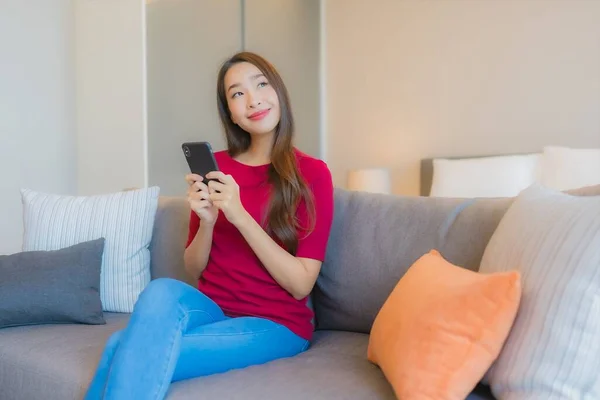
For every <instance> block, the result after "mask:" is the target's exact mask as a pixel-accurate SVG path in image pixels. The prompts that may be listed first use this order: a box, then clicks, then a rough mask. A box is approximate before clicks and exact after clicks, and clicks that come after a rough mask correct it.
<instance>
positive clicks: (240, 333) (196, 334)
mask: <svg viewBox="0 0 600 400" xmlns="http://www.w3.org/2000/svg"><path fill="white" fill-rule="evenodd" d="M281 328H282V326H275V327H273V328H269V329H263V330H260V331H249V332H235V333H192V334H187V335H185V336H186V337H194V336H241V335H254V334H257V333H266V332H272V331H276V330H278V329H281Z"/></svg>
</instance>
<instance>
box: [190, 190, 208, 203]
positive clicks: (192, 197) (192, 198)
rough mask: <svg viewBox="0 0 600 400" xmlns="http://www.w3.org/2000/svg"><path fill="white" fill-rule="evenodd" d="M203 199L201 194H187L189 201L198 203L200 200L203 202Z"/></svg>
mask: <svg viewBox="0 0 600 400" xmlns="http://www.w3.org/2000/svg"><path fill="white" fill-rule="evenodd" d="M204 199H205V195H204V194H202V192H196V191H192V192H191V193H189V194H188V200H189V201H200V200H204Z"/></svg>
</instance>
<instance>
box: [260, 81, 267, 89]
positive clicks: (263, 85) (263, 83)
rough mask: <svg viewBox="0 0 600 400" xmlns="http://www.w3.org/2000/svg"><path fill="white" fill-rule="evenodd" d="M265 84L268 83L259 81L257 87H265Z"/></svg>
mask: <svg viewBox="0 0 600 400" xmlns="http://www.w3.org/2000/svg"><path fill="white" fill-rule="evenodd" d="M267 85H268V83H267V82H261V83H259V84H258V87H259V88H261V87H265V86H267Z"/></svg>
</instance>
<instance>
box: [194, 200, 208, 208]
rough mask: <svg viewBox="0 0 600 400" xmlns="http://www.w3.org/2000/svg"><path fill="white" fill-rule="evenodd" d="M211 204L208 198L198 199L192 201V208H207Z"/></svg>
mask: <svg viewBox="0 0 600 400" xmlns="http://www.w3.org/2000/svg"><path fill="white" fill-rule="evenodd" d="M211 205H212V203H211V202H210V201H208V200H200V201H198V202H196V203H194V208H196V209H200V208H208V207H210V206H211Z"/></svg>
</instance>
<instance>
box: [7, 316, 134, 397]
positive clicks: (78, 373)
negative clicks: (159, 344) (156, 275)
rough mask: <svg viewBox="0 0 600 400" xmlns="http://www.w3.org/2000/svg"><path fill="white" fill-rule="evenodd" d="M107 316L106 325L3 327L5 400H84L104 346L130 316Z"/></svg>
mask: <svg viewBox="0 0 600 400" xmlns="http://www.w3.org/2000/svg"><path fill="white" fill-rule="evenodd" d="M104 318H105V320H106V325H83V324H56V325H29V326H20V327H13V328H5V329H0V399H2V400H24V399H27V400H35V399H47V400H59V399H60V400H70V399H77V400H80V399H82V398H83V396H84V394H85V390H86V388H87V385H88V384H89V382H90V381H91V380H92V376H93V374H94V369H95V367H96V365H97V363H98V360H99V359H100V354H101V353H102V348H103V345H104V343H105V342H106V340H107V339H108V337H109V336H110V335H111V334H112V333H113V332H114V331H116V330H118V329H121V328H123V327H124V326H125V324H126V323H127V321H128V320H129V314H116V313H104Z"/></svg>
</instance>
